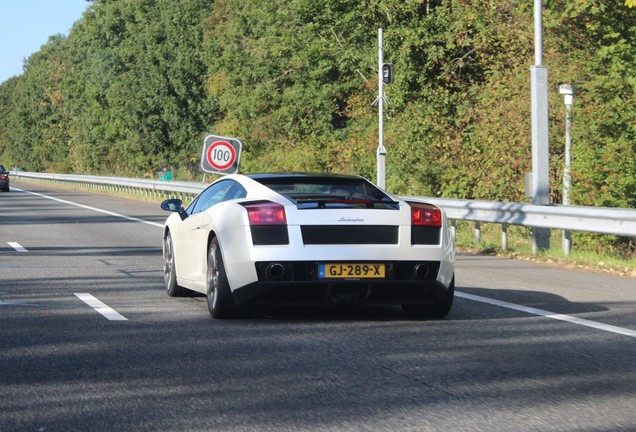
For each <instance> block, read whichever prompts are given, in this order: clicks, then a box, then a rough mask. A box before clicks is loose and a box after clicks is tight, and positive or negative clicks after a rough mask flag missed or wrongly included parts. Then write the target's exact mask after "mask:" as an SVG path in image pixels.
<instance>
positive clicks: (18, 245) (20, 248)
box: [7, 242, 28, 252]
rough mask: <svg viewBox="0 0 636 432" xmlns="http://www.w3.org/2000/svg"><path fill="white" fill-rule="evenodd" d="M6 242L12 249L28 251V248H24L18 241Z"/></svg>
mask: <svg viewBox="0 0 636 432" xmlns="http://www.w3.org/2000/svg"><path fill="white" fill-rule="evenodd" d="M7 244H8V245H9V246H11V247H12V248H13V249H15V250H16V251H18V252H28V250H26V249H25V248H24V247H22V246H21V245H20V243H16V242H7Z"/></svg>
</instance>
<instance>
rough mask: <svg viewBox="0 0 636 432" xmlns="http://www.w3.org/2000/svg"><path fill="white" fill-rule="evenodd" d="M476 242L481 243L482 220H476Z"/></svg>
mask: <svg viewBox="0 0 636 432" xmlns="http://www.w3.org/2000/svg"><path fill="white" fill-rule="evenodd" d="M475 243H477V244H479V243H481V222H479V221H477V222H475Z"/></svg>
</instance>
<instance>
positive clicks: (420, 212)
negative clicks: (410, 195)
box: [410, 203, 442, 227]
mask: <svg viewBox="0 0 636 432" xmlns="http://www.w3.org/2000/svg"><path fill="white" fill-rule="evenodd" d="M410 205H411V224H412V225H414V226H430V227H441V226H442V211H441V210H440V209H439V208H437V207H435V206H432V205H426V204H413V203H411V204H410Z"/></svg>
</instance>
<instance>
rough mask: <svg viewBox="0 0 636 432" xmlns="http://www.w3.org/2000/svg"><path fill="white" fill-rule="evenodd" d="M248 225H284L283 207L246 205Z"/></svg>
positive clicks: (285, 220)
mask: <svg viewBox="0 0 636 432" xmlns="http://www.w3.org/2000/svg"><path fill="white" fill-rule="evenodd" d="M245 208H246V209H247V216H248V218H249V220H250V225H286V224H287V217H286V216H285V207H283V206H282V205H281V204H277V203H260V204H248V205H246V206H245Z"/></svg>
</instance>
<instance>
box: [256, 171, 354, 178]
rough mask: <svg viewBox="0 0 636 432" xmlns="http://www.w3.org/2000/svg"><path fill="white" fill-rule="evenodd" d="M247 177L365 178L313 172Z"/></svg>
mask: <svg viewBox="0 0 636 432" xmlns="http://www.w3.org/2000/svg"><path fill="white" fill-rule="evenodd" d="M245 176H246V177H249V178H251V179H254V180H259V179H293V178H298V179H309V178H312V179H315V178H325V179H328V178H340V179H355V180H362V179H363V177H360V176H357V175H349V174H330V173H311V172H295V173H255V174H246V175H245Z"/></svg>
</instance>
